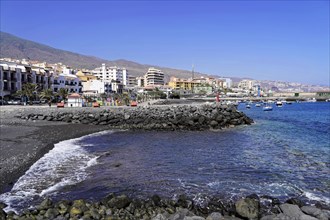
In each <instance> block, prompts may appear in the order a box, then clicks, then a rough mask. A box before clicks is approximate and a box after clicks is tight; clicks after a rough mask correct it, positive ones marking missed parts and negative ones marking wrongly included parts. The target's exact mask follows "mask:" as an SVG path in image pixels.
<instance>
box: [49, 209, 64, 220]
mask: <svg viewBox="0 0 330 220" xmlns="http://www.w3.org/2000/svg"><path fill="white" fill-rule="evenodd" d="M59 214H60V213H59V212H58V211H57V210H56V209H54V208H50V209H48V210H47V211H46V213H45V217H46V218H47V219H53V218H55V217H56V216H58V215H59Z"/></svg>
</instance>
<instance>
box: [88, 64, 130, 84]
mask: <svg viewBox="0 0 330 220" xmlns="http://www.w3.org/2000/svg"><path fill="white" fill-rule="evenodd" d="M92 73H93V74H94V75H95V76H96V77H97V79H98V80H101V81H104V82H111V81H116V82H119V83H122V84H123V85H124V86H126V85H127V83H128V82H127V81H128V74H127V70H126V69H125V68H119V67H116V66H113V67H107V66H106V65H105V64H104V63H103V64H102V66H101V67H98V68H96V69H94V70H93V71H92Z"/></svg>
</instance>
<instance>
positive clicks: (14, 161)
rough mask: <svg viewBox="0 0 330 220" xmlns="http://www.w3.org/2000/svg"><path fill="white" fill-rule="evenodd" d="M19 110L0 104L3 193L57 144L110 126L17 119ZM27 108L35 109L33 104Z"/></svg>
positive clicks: (0, 185)
mask: <svg viewBox="0 0 330 220" xmlns="http://www.w3.org/2000/svg"><path fill="white" fill-rule="evenodd" d="M18 110H19V109H18V108H17V109H16V108H14V109H13V108H3V107H0V152H1V154H0V161H1V162H0V194H2V193H5V192H7V191H10V190H11V188H12V187H13V185H14V183H15V182H16V181H17V180H18V179H19V178H20V177H21V176H22V175H24V173H25V172H26V171H27V170H28V169H29V168H30V167H31V166H32V165H33V164H34V163H35V162H36V161H38V160H39V159H40V158H41V157H43V156H44V155H45V154H46V153H48V152H49V151H50V150H51V149H53V148H54V145H55V144H57V143H59V142H61V141H64V140H69V139H74V138H79V137H82V136H85V135H88V134H92V133H96V132H100V131H104V130H109V128H108V127H107V126H95V125H84V124H67V123H64V122H51V121H50V122H48V121H32V120H30V121H29V120H22V119H17V118H15V117H14V116H15V114H16V113H17V112H18ZM24 110H25V111H31V112H33V109H31V108H30V109H24Z"/></svg>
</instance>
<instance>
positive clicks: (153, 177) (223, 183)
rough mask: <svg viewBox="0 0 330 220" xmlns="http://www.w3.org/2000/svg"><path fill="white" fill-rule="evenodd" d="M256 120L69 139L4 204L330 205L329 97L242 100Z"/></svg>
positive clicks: (25, 177)
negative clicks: (110, 200)
mask: <svg viewBox="0 0 330 220" xmlns="http://www.w3.org/2000/svg"><path fill="white" fill-rule="evenodd" d="M238 110H239V111H243V112H244V113H246V115H248V116H249V117H251V118H253V119H254V121H255V123H254V124H252V125H244V126H238V127H234V128H227V129H222V130H216V131H161V132H159V131H103V132H99V133H95V134H91V135H87V136H84V137H81V138H76V139H71V140H65V141H62V142H60V143H57V144H55V147H54V148H53V149H52V150H51V151H50V152H49V153H47V154H46V155H44V156H43V157H42V158H41V159H40V160H38V161H37V162H36V163H35V164H33V166H31V168H30V169H29V170H28V171H27V172H26V173H25V174H24V175H23V176H22V177H20V179H19V180H18V181H17V182H16V183H15V185H14V186H13V188H12V189H11V191H9V192H6V193H4V194H2V195H0V201H2V202H4V203H6V204H8V205H9V206H8V207H7V208H6V211H9V210H13V211H16V212H20V211H22V210H23V209H26V208H31V207H33V206H35V205H36V204H39V203H40V202H41V201H42V200H43V199H44V198H45V197H50V198H52V199H53V200H55V201H57V200H63V199H69V200H74V199H80V198H82V199H86V200H90V201H96V200H100V199H102V198H104V197H105V196H106V195H108V194H109V193H115V194H126V195H128V196H130V197H131V198H137V199H147V198H150V197H151V196H152V195H155V194H157V195H159V196H161V197H165V198H176V197H177V196H178V195H180V194H185V195H187V196H188V197H190V198H191V199H193V200H194V201H195V202H196V203H200V204H201V205H202V204H203V203H205V202H206V201H207V200H208V198H211V197H217V198H221V199H223V200H230V201H231V200H233V201H235V200H237V199H239V198H241V197H244V196H247V195H250V194H257V195H259V196H262V195H267V196H272V197H275V198H278V199H279V200H280V201H282V202H284V201H286V200H287V199H289V198H293V197H294V198H299V199H301V200H303V201H305V202H306V203H307V204H315V203H316V202H321V203H325V204H326V205H329V204H330V103H329V102H316V103H293V104H292V105H289V104H284V105H283V107H276V106H275V105H273V111H263V110H262V107H256V106H255V105H252V106H251V108H250V109H247V108H246V106H245V104H240V105H239V106H238Z"/></svg>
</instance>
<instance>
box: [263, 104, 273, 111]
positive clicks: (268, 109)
mask: <svg viewBox="0 0 330 220" xmlns="http://www.w3.org/2000/svg"><path fill="white" fill-rule="evenodd" d="M262 110H264V111H273V107H272V106H269V105H267V106H265V107H263V108H262Z"/></svg>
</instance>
